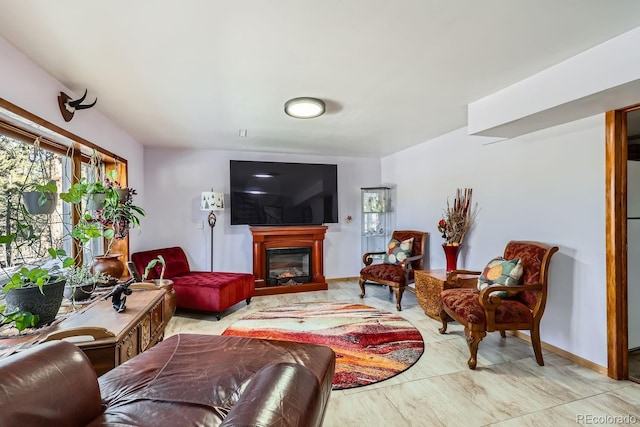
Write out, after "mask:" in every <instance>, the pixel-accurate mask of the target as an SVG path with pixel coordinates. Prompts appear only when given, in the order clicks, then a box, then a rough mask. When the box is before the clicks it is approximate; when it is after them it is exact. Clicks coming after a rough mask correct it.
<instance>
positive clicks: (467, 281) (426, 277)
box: [414, 269, 478, 320]
mask: <svg viewBox="0 0 640 427" xmlns="http://www.w3.org/2000/svg"><path fill="white" fill-rule="evenodd" d="M414 274H415V287H416V298H417V299H418V303H419V304H420V307H422V309H423V310H424V314H426V315H427V316H429V317H432V318H434V319H436V320H440V311H442V301H441V300H440V292H442V291H443V290H445V289H451V288H454V287H460V286H454V285H453V284H452V283H450V282H447V271H446V270H444V269H443V270H416V271H415V273H414ZM458 283H459V284H462V286H461V287H463V288H475V287H476V286H477V284H478V276H475V275H472V274H458Z"/></svg>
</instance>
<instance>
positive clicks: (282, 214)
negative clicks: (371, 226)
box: [229, 160, 338, 225]
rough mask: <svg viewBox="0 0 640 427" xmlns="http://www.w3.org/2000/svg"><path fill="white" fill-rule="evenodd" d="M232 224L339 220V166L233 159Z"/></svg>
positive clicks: (318, 222) (231, 174) (300, 222)
mask: <svg viewBox="0 0 640 427" xmlns="http://www.w3.org/2000/svg"><path fill="white" fill-rule="evenodd" d="M229 171H230V186H231V225H239V224H249V225H302V224H315V225H319V224H326V223H336V222H338V166H337V165H328V164H315V163H281V162H255V161H246V160H231V161H230V167H229Z"/></svg>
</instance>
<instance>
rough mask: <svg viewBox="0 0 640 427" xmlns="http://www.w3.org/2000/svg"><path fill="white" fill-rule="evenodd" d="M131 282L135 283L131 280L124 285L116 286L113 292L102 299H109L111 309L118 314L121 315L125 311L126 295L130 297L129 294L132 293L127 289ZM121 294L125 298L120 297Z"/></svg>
mask: <svg viewBox="0 0 640 427" xmlns="http://www.w3.org/2000/svg"><path fill="white" fill-rule="evenodd" d="M133 282H135V279H133V278H132V279H129V280H127V281H126V282H124V283H120V284H119V285H116V286H115V287H114V288H113V290H112V291H111V292H109V293H108V294H107V295H106V296H105V297H104V299H107V298H109V297H111V304H112V305H113V309H114V310H115V311H117V312H118V313H122V312H123V311H124V310H125V309H126V305H125V303H126V301H127V297H126V295H131V293H132V292H133V291H132V290H131V289H129V285H130V284H132V283H133ZM123 294H124V295H125V296H122V295H123Z"/></svg>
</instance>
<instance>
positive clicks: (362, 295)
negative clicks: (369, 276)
mask: <svg viewBox="0 0 640 427" xmlns="http://www.w3.org/2000/svg"><path fill="white" fill-rule="evenodd" d="M358 283H359V284H360V298H364V279H363V278H360V281H359V282H358Z"/></svg>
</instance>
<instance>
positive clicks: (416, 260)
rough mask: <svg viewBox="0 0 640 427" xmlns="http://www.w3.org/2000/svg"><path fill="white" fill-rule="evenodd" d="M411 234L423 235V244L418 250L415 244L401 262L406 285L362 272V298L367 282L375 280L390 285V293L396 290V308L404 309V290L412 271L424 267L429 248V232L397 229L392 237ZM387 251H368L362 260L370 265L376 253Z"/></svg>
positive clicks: (360, 282)
mask: <svg viewBox="0 0 640 427" xmlns="http://www.w3.org/2000/svg"><path fill="white" fill-rule="evenodd" d="M409 234H413V235H421V236H422V241H421V244H420V245H419V246H418V249H417V250H416V247H415V246H414V248H413V249H412V250H411V253H412V255H411V256H410V257H408V258H407V259H405V260H404V261H403V263H402V264H401V267H402V268H403V270H404V278H405V280H404V285H402V284H401V283H398V282H392V281H389V280H383V279H379V278H377V277H375V276H370V275H363V274H360V280H359V285H360V298H364V295H365V290H364V285H365V282H373V283H377V284H380V285H384V286H388V287H389V292H390V293H393V292H394V291H395V296H396V310H398V311H402V306H401V301H402V294H403V293H404V290H405V289H406V287H407V285H408V284H409V283H410V275H411V271H412V270H422V269H423V267H424V257H425V253H426V248H427V236H428V234H429V233H425V232H423V231H416V230H395V231H394V232H393V233H392V235H391V237H392V238H393V239H397V240H400V239H398V237H397V236H403V235H405V236H406V235H409ZM385 253H386V252H384V251H380V252H367V253H365V254H364V255H362V262H363V263H364V265H365V266H369V265H371V263H372V262H373V257H374V255H384V254H385Z"/></svg>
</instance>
